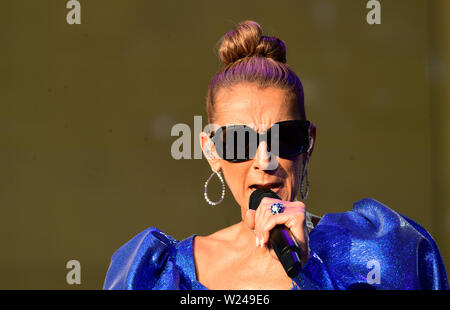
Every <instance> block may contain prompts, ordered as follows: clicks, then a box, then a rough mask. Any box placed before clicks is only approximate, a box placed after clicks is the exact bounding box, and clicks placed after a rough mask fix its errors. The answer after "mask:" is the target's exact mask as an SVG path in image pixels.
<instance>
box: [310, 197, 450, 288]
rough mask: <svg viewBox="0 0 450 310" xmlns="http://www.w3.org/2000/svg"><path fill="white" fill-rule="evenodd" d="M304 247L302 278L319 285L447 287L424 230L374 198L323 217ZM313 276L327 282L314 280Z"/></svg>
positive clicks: (442, 268)
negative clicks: (305, 257) (307, 250)
mask: <svg viewBox="0 0 450 310" xmlns="http://www.w3.org/2000/svg"><path fill="white" fill-rule="evenodd" d="M309 245H310V248H311V252H312V253H313V255H312V256H311V258H310V260H308V262H307V263H306V265H305V267H304V270H303V276H305V279H307V278H308V277H309V280H310V282H309V283H310V284H314V283H315V284H314V285H316V286H319V287H321V286H324V285H325V283H326V285H325V286H327V287H331V288H333V289H348V288H352V287H355V285H356V287H359V286H358V285H363V286H364V285H370V286H371V287H373V288H376V289H445V288H448V280H447V274H446V271H445V266H444V264H443V261H442V258H441V256H440V253H439V249H438V247H437V245H436V243H435V242H434V240H433V238H432V237H431V236H430V234H429V233H428V232H427V231H426V230H425V229H424V228H423V227H422V226H420V225H419V224H418V223H416V222H414V221H413V220H411V219H409V218H407V217H405V216H403V215H401V214H399V213H398V212H396V211H394V210H392V209H390V208H389V207H387V206H386V205H384V204H382V203H381V202H378V201H377V200H375V199H371V198H365V199H362V200H359V201H357V202H355V203H354V205H353V210H352V211H347V212H344V213H333V214H326V215H324V216H323V217H322V218H321V220H320V222H319V223H318V225H317V226H316V227H315V228H314V229H313V230H312V231H311V233H310V240H309ZM313 269H314V272H313ZM318 274H320V277H321V279H322V280H323V279H327V282H319V278H318V277H317V275H318ZM400 274H401V276H399V275H400ZM314 279H315V280H314Z"/></svg>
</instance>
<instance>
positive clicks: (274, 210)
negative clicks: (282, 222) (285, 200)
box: [270, 202, 284, 215]
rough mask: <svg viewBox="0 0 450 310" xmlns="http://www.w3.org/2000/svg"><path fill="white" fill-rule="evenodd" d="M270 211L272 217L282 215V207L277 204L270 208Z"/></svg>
mask: <svg viewBox="0 0 450 310" xmlns="http://www.w3.org/2000/svg"><path fill="white" fill-rule="evenodd" d="M270 211H271V212H272V214H273V215H275V214H280V213H283V211H284V206H283V204H281V203H279V202H275V203H273V204H272V205H271V206H270Z"/></svg>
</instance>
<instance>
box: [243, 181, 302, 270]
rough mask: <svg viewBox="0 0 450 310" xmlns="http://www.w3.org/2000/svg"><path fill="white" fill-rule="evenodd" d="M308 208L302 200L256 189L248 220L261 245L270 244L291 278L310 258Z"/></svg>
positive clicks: (267, 190)
mask: <svg viewBox="0 0 450 310" xmlns="http://www.w3.org/2000/svg"><path fill="white" fill-rule="evenodd" d="M276 203H279V204H281V205H282V206H283V207H281V208H280V207H279V206H280V205H277V204H276ZM274 204H275V205H274ZM305 212H306V211H305V205H304V204H303V203H302V202H300V201H282V200H281V199H280V197H279V196H278V195H277V194H275V193H274V192H273V191H271V190H270V189H267V188H259V189H256V190H255V191H254V192H253V193H252V194H251V196H250V200H249V210H248V211H247V219H246V221H247V224H248V225H249V228H250V229H252V230H254V233H255V235H256V243H257V246H260V247H264V245H266V244H270V247H271V248H273V250H274V251H275V254H276V255H277V257H278V259H279V260H280V263H281V264H282V265H283V267H284V269H285V271H286V273H287V274H288V276H289V277H291V278H292V277H295V276H296V275H297V273H298V272H299V271H300V269H301V265H302V264H305V263H306V261H307V260H308V258H309V247H308V234H307V230H306V224H305Z"/></svg>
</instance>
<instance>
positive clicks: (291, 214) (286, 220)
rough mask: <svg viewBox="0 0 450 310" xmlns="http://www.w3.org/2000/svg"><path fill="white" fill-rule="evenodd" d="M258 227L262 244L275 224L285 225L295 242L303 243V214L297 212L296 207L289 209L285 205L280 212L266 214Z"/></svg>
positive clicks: (266, 240)
mask: <svg viewBox="0 0 450 310" xmlns="http://www.w3.org/2000/svg"><path fill="white" fill-rule="evenodd" d="M260 225H261V227H260V228H259V234H260V236H261V237H260V238H262V239H263V242H264V244H265V243H266V242H268V241H269V237H270V231H271V230H272V229H273V228H274V227H275V226H277V225H284V226H286V227H287V228H288V229H289V230H290V231H291V233H292V235H293V237H294V238H295V239H296V241H297V243H299V244H300V243H305V227H306V225H305V215H304V213H302V212H299V210H298V209H291V208H288V207H286V209H285V211H284V212H283V213H281V214H276V215H272V214H271V216H268V217H267V218H266V219H265V221H264V222H261V223H260Z"/></svg>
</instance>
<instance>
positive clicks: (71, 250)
mask: <svg viewBox="0 0 450 310" xmlns="http://www.w3.org/2000/svg"><path fill="white" fill-rule="evenodd" d="M80 3H81V25H69V24H67V22H66V14H67V12H68V11H69V10H68V9H67V8H66V1H63V0H60V1H56V0H53V1H52V0H39V1H31V0H29V1H24V0H3V1H2V2H1V4H0V208H1V213H0V214H1V215H0V221H1V222H0V224H1V234H0V245H1V246H0V251H1V252H0V253H1V255H0V288H1V289H80V288H81V289H101V288H102V286H103V281H104V277H105V274H106V271H107V268H108V266H109V261H110V258H111V255H112V254H113V253H114V251H115V250H116V249H117V248H119V247H120V246H121V245H122V244H124V243H125V242H126V241H128V240H129V239H130V238H132V237H133V236H134V235H136V234H137V233H139V232H140V231H142V230H144V229H145V228H147V227H150V226H155V227H158V228H159V229H161V230H163V231H164V232H166V233H167V234H170V235H172V236H174V237H176V238H177V239H184V238H186V237H188V236H190V235H192V234H194V233H196V234H200V235H201V234H209V233H212V232H214V231H216V230H218V229H220V228H223V227H225V226H228V225H231V224H233V223H236V222H237V221H239V219H240V218H239V217H240V212H239V209H238V207H237V205H236V203H235V202H234V200H233V197H232V195H231V194H230V192H229V191H227V192H226V198H225V200H224V202H223V203H222V204H220V205H219V206H216V207H211V206H209V205H207V204H206V202H205V201H204V199H203V184H204V182H205V180H206V179H207V177H208V176H209V175H210V172H211V170H210V168H209V166H208V164H207V162H206V160H205V159H201V160H198V159H197V160H194V159H190V160H188V159H185V160H174V159H173V158H172V156H171V152H170V150H171V145H172V143H173V142H174V141H175V140H176V139H177V137H172V136H171V134H170V131H171V128H172V126H173V125H174V124H177V123H186V124H188V125H189V126H190V127H191V129H192V131H193V129H194V127H193V125H194V115H201V116H203V120H204V121H203V125H206V122H207V121H206V114H205V101H204V98H205V94H206V89H207V86H208V84H209V82H210V80H211V78H212V77H213V75H214V73H215V72H216V71H217V70H218V69H219V65H220V63H219V60H218V57H217V53H216V48H217V47H216V46H217V42H218V40H219V39H220V37H221V36H222V35H223V34H224V33H225V32H227V31H228V30H230V29H231V28H233V27H234V26H235V25H236V24H237V23H238V22H240V21H242V20H245V19H252V20H255V21H257V22H259V23H260V24H261V25H262V27H263V29H264V31H265V33H266V34H268V35H275V36H278V37H280V38H281V39H282V40H284V42H285V43H286V45H287V59H288V64H289V65H290V66H291V67H292V68H293V69H294V70H295V71H296V72H297V74H298V75H299V77H300V79H301V80H302V82H303V84H304V89H305V94H306V110H307V117H308V119H309V120H311V121H313V122H314V123H315V124H316V126H317V143H316V147H315V150H314V154H313V157H312V160H311V162H310V165H309V170H308V171H309V176H310V184H311V185H310V196H309V197H308V199H307V201H306V205H307V207H308V208H309V210H310V211H311V212H313V213H315V214H318V215H323V214H325V213H334V212H343V211H347V210H351V208H352V205H353V203H354V202H355V201H357V200H360V199H362V198H364V197H372V198H375V199H377V200H378V201H380V202H383V203H384V204H386V205H388V206H389V207H391V208H393V209H395V210H396V211H398V212H400V213H402V214H404V215H406V216H408V217H410V218H412V219H414V220H415V221H417V222H419V223H420V224H421V225H423V226H424V227H425V228H426V229H428V230H429V231H430V232H431V233H432V235H433V237H434V238H435V240H436V241H437V243H438V245H439V247H440V249H441V252H442V255H443V257H444V259H445V261H446V263H447V265H450V240H449V237H450V231H449V224H450V204H449V202H450V197H449V193H448V187H449V185H450V145H449V144H450V139H449V133H450V128H449V116H450V108H449V97H450V96H449V89H450V83H449V76H448V69H449V61H450V47H449V42H450V37H449V28H450V23H449V20H450V1H447V0H431V1H426V0H395V1H394V0H389V1H388V0H384V1H381V3H382V9H381V14H382V16H381V25H368V24H367V23H366V14H367V12H368V11H369V10H368V9H366V3H367V1H366V0H359V1H355V0H335V1H333V0H315V1H306V0H304V1H300V0H295V1H285V0H280V1H276V2H274V1H262V0H259V1H235V0H232V1H230V0H228V1H220V2H219V1H207V0H204V1H197V0H192V1H148V0H127V1H125V0H123V1H118V0H116V1H112V0H95V1H88V0H81V1H80ZM192 143H193V144H194V143H198V141H197V137H196V136H194V135H193V132H192ZM192 150H193V148H192ZM219 190H220V186H219V182H218V180H217V179H214V180H213V181H211V183H210V196H211V197H218V195H219ZM72 259H76V260H78V261H80V263H81V285H68V284H67V283H66V273H67V272H68V269H66V262H67V261H69V260H72Z"/></svg>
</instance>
